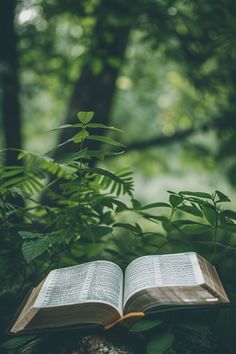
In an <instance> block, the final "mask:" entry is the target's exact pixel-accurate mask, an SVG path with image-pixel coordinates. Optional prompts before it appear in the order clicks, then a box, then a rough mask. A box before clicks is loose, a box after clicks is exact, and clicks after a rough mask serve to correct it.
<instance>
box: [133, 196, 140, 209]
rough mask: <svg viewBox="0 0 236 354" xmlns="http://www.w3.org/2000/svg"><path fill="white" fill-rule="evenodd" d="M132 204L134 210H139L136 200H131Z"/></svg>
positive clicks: (138, 203)
mask: <svg viewBox="0 0 236 354" xmlns="http://www.w3.org/2000/svg"><path fill="white" fill-rule="evenodd" d="M132 204H133V208H134V210H139V209H140V208H141V203H140V202H139V201H138V200H137V199H132Z"/></svg>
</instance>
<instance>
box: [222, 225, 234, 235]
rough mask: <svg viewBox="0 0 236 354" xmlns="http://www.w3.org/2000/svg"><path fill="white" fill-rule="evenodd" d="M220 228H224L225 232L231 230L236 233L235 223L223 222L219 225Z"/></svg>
mask: <svg viewBox="0 0 236 354" xmlns="http://www.w3.org/2000/svg"><path fill="white" fill-rule="evenodd" d="M220 228H221V229H222V230H225V231H227V232H232V233H236V224H229V223H228V224H223V225H221V226H220Z"/></svg>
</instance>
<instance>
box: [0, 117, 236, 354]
mask: <svg viewBox="0 0 236 354" xmlns="http://www.w3.org/2000/svg"><path fill="white" fill-rule="evenodd" d="M92 118H93V112H79V113H78V123H76V124H73V125H64V126H61V127H59V128H57V129H73V131H74V130H75V129H76V133H75V134H74V135H73V136H72V137H71V138H70V139H69V140H67V141H66V142H64V143H63V145H64V144H68V143H71V142H72V143H73V144H77V145H78V151H76V152H73V153H68V154H63V155H60V154H57V156H56V157H55V158H52V157H50V154H46V155H39V154H33V153H29V152H26V151H20V152H19V159H23V161H24V164H23V165H22V166H10V167H9V166H5V167H4V166H3V167H2V168H1V176H0V182H1V184H0V212H1V213H0V230H1V234H2V235H1V236H2V237H1V240H0V242H1V251H0V253H1V267H0V272H1V278H2V279H4V280H3V281H2V289H3V291H2V293H1V294H0V296H4V294H9V293H12V294H13V295H14V294H17V293H19V292H20V294H21V291H22V290H24V289H26V288H29V286H31V285H32V283H35V282H37V281H38V280H39V278H41V277H42V276H44V275H45V274H46V273H47V272H48V271H49V270H51V269H53V268H55V267H60V266H66V265H73V264H78V263H80V262H85V261H88V260H93V259H101V258H102V259H110V260H113V261H115V262H117V263H118V264H119V265H120V266H121V267H123V268H125V266H126V265H127V264H128V263H129V262H130V261H132V260H133V259H134V258H136V257H138V256H141V255H145V254H161V253H175V252H183V251H197V252H199V253H200V254H202V255H204V256H205V257H206V258H207V259H209V260H210V261H211V262H214V263H215V264H216V265H217V266H218V267H219V269H220V271H221V273H222V276H223V278H224V279H223V281H224V282H225V285H226V286H227V283H228V284H229V286H230V289H234V287H235V285H236V284H235V279H234V276H233V273H232V271H231V270H232V269H233V267H234V266H235V251H236V241H235V236H234V234H235V233H236V223H235V220H236V213H235V212H234V211H233V210H231V209H229V208H228V207H227V208H226V209H223V205H224V203H229V202H230V200H229V198H228V197H227V196H225V195H224V194H223V193H222V192H220V191H215V192H214V193H213V194H208V193H205V192H190V191H181V192H179V193H175V192H169V201H168V202H155V203H151V204H147V205H142V204H141V203H140V202H139V201H138V200H136V199H135V198H134V195H133V189H134V184H133V179H132V173H131V172H130V171H129V170H127V169H123V170H122V171H116V172H111V171H108V170H107V169H105V168H104V167H103V166H102V165H96V166H95V165H94V163H93V164H91V161H93V162H94V160H98V161H101V162H102V161H103V159H104V158H105V157H106V156H109V155H115V154H117V152H116V153H114V152H108V151H107V150H98V151H93V150H91V149H89V144H88V143H89V141H92V140H93V141H97V142H99V143H103V144H108V145H112V146H116V147H119V148H123V145H122V144H120V143H119V142H118V141H116V140H114V139H111V138H109V137H104V136H103V135H97V134H96V135H95V134H93V131H94V129H96V131H97V130H99V129H102V130H103V129H105V130H112V131H113V132H119V131H117V129H116V128H113V127H108V126H106V125H103V124H97V123H93V122H92ZM59 147H60V146H59ZM49 174H50V176H51V177H50V179H49V178H48V175H49ZM42 193H44V194H45V195H46V197H47V199H48V200H50V203H48V204H45V203H44V202H42V200H41V199H40V195H41V194H42ZM127 218H128V220H131V222H130V221H128V222H127ZM132 220H137V222H135V221H133V222H132ZM147 223H148V224H149V227H148V231H147ZM21 250H22V252H21ZM13 259H14V262H13V261H12V260H13ZM20 290H21V291H20ZM230 291H232V290H230ZM233 291H234V290H233ZM233 291H232V293H233ZM222 311H223V312H222ZM218 312H219V313H217V314H215V313H214V316H215V317H214V316H213V315H212V313H210V314H209V316H208V319H209V321H210V322H209V321H208V323H206V321H205V320H204V319H203V318H195V315H194V314H191V316H190V315H188V316H185V317H182V316H181V318H180V319H179V318H178V315H175V314H174V315H171V316H170V315H169V314H167V315H163V316H161V317H158V318H155V319H152V320H142V321H140V322H139V323H137V324H136V325H135V326H134V328H133V331H138V332H141V333H144V335H145V336H146V338H147V341H148V342H147V343H148V344H147V352H148V353H149V354H152V353H164V352H165V351H166V350H167V349H168V348H169V347H170V346H172V345H175V343H176V342H175V338H178V336H179V333H185V332H186V331H187V332H188V331H190V332H191V331H193V332H194V331H195V332H199V333H202V332H203V331H205V330H206V328H207V330H209V331H210V333H218V332H219V331H220V329H221V328H222V325H223V323H224V314H225V312H224V310H220V311H218ZM234 313H235V307H233V310H232V311H231V313H230V316H231V317H232V319H231V320H230V321H231V322H230V323H234V321H235V319H234V317H233V316H234ZM213 317H214V321H213ZM235 317H236V316H235ZM215 318H216V319H217V320H215ZM211 321H212V322H211ZM213 322H214V323H213ZM217 326H218V327H217ZM209 328H210V329H209ZM221 330H222V329H221ZM217 331H218V332H217ZM227 333H230V331H228V332H227Z"/></svg>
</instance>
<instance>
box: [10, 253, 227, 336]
mask: <svg viewBox="0 0 236 354" xmlns="http://www.w3.org/2000/svg"><path fill="white" fill-rule="evenodd" d="M228 302H229V299H228V297H227V295H226V293H225V290H224V288H223V286H222V283H221V281H220V279H219V277H218V275H217V272H216V270H215V268H214V266H213V265H211V264H210V263H209V262H207V261H206V260H205V259H204V258H202V257H201V256H199V255H198V254H196V253H194V252H187V253H178V254H166V255H159V256H156V255H154V256H144V257H140V258H137V259H135V260H134V261H133V262H131V263H130V264H129V265H128V267H127V268H126V271H125V274H124V275H123V272H122V270H121V269H120V267H119V266H118V265H116V264H115V263H113V262H110V261H102V260H101V261H94V262H89V263H85V264H81V265H77V266H72V267H67V268H61V269H56V270H53V271H51V272H50V273H49V274H48V276H47V277H46V278H45V279H44V280H43V281H42V282H41V283H40V284H39V285H38V286H37V287H36V288H34V289H33V290H32V292H31V294H30V296H29V298H28V300H27V302H26V304H25V305H24V307H23V309H22V310H21V312H20V314H19V316H18V318H17V319H16V322H15V323H14V325H13V327H12V328H11V332H12V333H18V332H22V331H23V332H25V331H32V330H33V331H37V330H41V329H50V328H58V327H65V326H73V325H87V324H100V325H103V326H104V327H105V328H109V327H111V326H112V325H114V324H115V323H116V322H119V321H120V320H122V319H123V320H125V319H126V318H131V317H133V316H142V315H144V313H154V312H156V311H158V310H159V311H160V310H163V309H171V308H176V307H178V306H179V307H180V308H182V307H183V306H193V305H212V304H217V303H228Z"/></svg>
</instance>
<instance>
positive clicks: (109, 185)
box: [90, 167, 134, 196]
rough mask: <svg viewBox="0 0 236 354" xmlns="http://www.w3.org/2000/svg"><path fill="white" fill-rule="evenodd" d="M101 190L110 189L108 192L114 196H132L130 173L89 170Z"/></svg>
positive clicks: (99, 169)
mask: <svg viewBox="0 0 236 354" xmlns="http://www.w3.org/2000/svg"><path fill="white" fill-rule="evenodd" d="M90 171H91V172H92V173H94V176H95V178H96V180H97V182H98V183H99V184H100V187H102V188H103V189H110V192H111V193H112V194H113V193H114V194H116V195H118V196H119V195H121V194H129V195H130V196H132V193H133V190H134V183H133V179H132V173H131V172H129V171H127V170H122V171H120V172H117V173H116V174H114V173H112V172H109V171H107V170H104V169H102V168H98V167H95V168H92V169H90Z"/></svg>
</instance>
